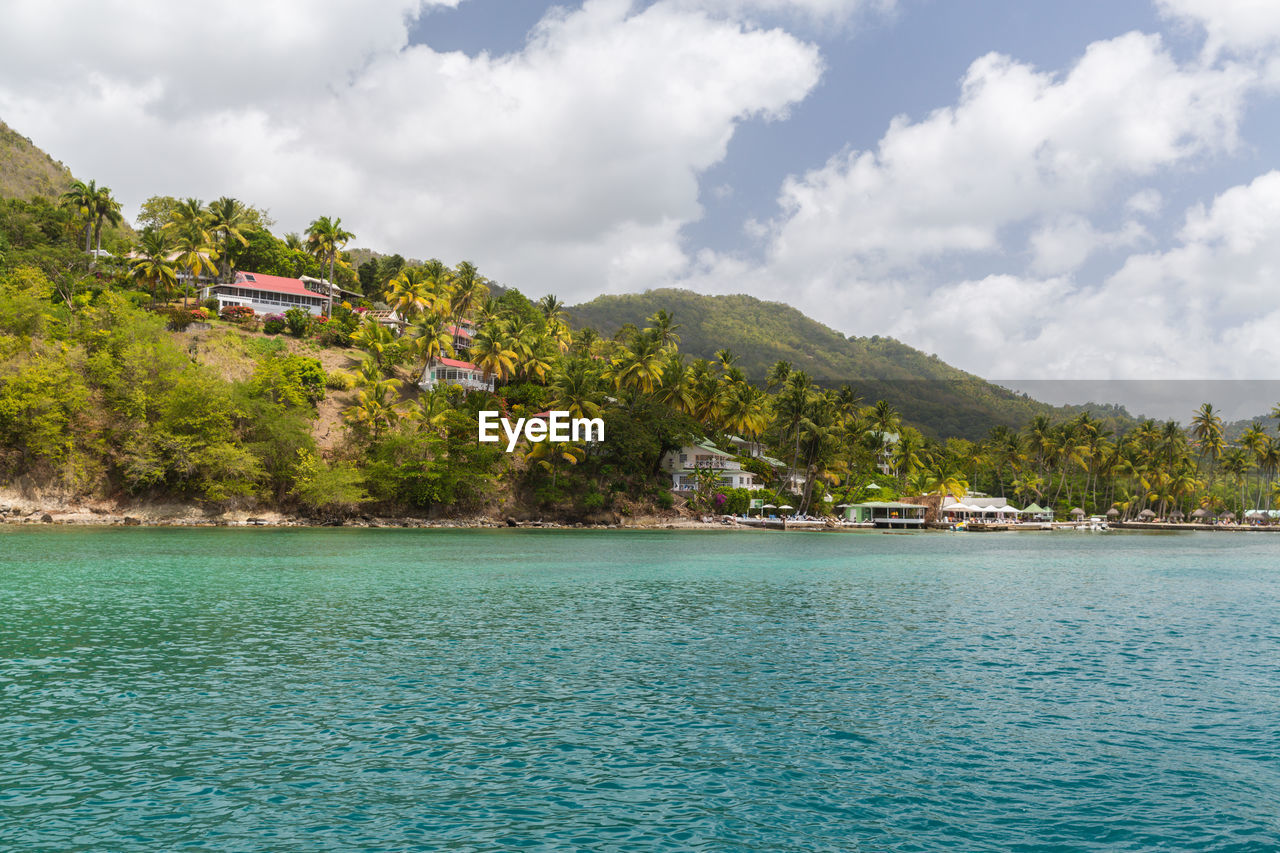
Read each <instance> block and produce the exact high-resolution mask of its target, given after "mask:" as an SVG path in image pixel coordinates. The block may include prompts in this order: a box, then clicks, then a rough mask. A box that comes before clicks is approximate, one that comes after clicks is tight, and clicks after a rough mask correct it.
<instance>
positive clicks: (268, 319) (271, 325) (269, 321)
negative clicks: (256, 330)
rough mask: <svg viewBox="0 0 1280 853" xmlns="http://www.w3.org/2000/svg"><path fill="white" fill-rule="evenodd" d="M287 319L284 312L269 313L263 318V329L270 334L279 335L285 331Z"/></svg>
mask: <svg viewBox="0 0 1280 853" xmlns="http://www.w3.org/2000/svg"><path fill="white" fill-rule="evenodd" d="M284 326H285V321H284V315H283V314H268V315H267V316H265V317H263V318H262V331H264V332H266V333H267V334H268V335H278V334H280V333H281V332H283V331H284Z"/></svg>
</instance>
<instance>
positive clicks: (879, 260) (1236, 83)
mask: <svg viewBox="0 0 1280 853" xmlns="http://www.w3.org/2000/svg"><path fill="white" fill-rule="evenodd" d="M1251 80H1252V76H1251V74H1250V73H1249V72H1248V71H1246V70H1244V69H1242V68H1238V67H1235V66H1226V67H1224V68H1218V69H1204V68H1181V67H1179V66H1178V65H1177V64H1176V63H1175V62H1174V60H1173V58H1172V57H1171V56H1170V55H1169V54H1168V53H1167V51H1165V50H1164V48H1163V46H1162V45H1161V42H1160V39H1159V37H1157V36H1150V35H1142V34H1139V33H1130V34H1128V35H1125V36H1121V37H1119V38H1116V39H1112V40H1110V41H1105V42H1097V43H1094V44H1092V45H1090V46H1089V48H1088V49H1087V51H1086V52H1085V54H1084V56H1083V58H1082V59H1081V60H1080V61H1079V62H1078V63H1077V64H1076V66H1075V67H1074V68H1073V69H1071V71H1070V72H1069V73H1068V74H1067V75H1066V76H1065V77H1063V78H1060V79H1059V78H1056V77H1055V76H1053V75H1051V74H1047V73H1043V72H1037V71H1036V70H1035V69H1033V68H1031V67H1030V66H1027V65H1024V64H1021V63H1017V62H1014V61H1012V60H1011V59H1009V58H1007V57H1004V56H999V55H996V54H991V55H988V56H985V57H982V58H981V59H979V60H977V61H976V62H974V63H973V65H972V66H971V67H970V68H969V71H968V74H967V75H966V76H965V79H964V83H963V89H962V94H961V98H960V102H959V104H958V105H956V106H955V107H949V108H946V109H940V110H937V111H936V112H934V113H933V114H931V115H930V116H928V117H927V118H926V119H924V120H923V121H920V122H916V123H912V122H910V121H909V120H907V119H906V118H898V119H895V120H894V121H893V123H892V124H891V125H890V127H889V130H888V132H887V133H886V134H885V135H884V137H883V138H882V139H881V140H880V144H879V146H878V148H877V150H876V151H874V152H871V151H852V152H848V153H845V154H840V155H838V156H836V157H833V158H832V159H831V160H830V161H828V163H827V164H826V165H825V166H824V167H822V168H821V169H818V170H815V171H812V172H809V173H807V174H805V175H803V176H800V177H795V178H791V179H789V180H788V181H787V182H786V183H785V184H784V186H783V188H782V194H781V197H780V199H779V202H780V205H781V206H782V209H783V216H782V218H781V219H780V220H779V221H778V222H777V223H775V233H774V236H773V244H772V254H773V257H774V261H775V262H776V263H781V264H807V263H811V262H812V259H813V258H820V259H822V261H821V262H822V263H824V264H829V263H833V262H840V261H844V260H849V261H853V262H855V263H856V264H857V266H858V267H859V268H860V269H861V270H876V269H894V268H898V267H901V266H903V265H911V264H914V263H916V262H918V261H919V260H920V259H922V258H925V257H928V256H930V255H937V254H939V253H943V252H948V251H965V252H980V251H990V250H995V249H997V248H998V247H999V245H1000V241H999V232H1000V229H1001V228H1002V227H1004V226H1006V225H1009V224H1011V223H1015V222H1019V221H1022V220H1025V219H1029V218H1031V217H1036V216H1044V215H1054V214H1061V213H1069V212H1079V211H1085V210H1088V209H1089V208H1091V207H1093V206H1094V205H1095V204H1097V203H1098V202H1099V201H1100V200H1101V199H1102V198H1103V197H1104V196H1105V195H1106V194H1107V193H1108V192H1109V191H1110V190H1111V188H1112V187H1113V185H1114V184H1115V183H1116V182H1117V181H1118V180H1119V179H1121V178H1126V177H1131V176H1145V175H1150V174H1152V173H1153V172H1155V171H1156V170H1157V169H1160V168H1162V167H1168V166H1171V165H1174V164H1177V163H1180V162H1184V161H1186V160H1189V159H1190V158H1192V157H1195V156H1197V155H1201V154H1204V153H1206V152H1209V151H1216V150H1225V149H1230V148H1231V147H1232V146H1233V145H1234V144H1235V140H1236V128H1237V125H1238V123H1239V118H1240V112H1241V107H1242V98H1243V95H1244V92H1245V90H1246V87H1247V85H1248V84H1249V82H1250V81H1251Z"/></svg>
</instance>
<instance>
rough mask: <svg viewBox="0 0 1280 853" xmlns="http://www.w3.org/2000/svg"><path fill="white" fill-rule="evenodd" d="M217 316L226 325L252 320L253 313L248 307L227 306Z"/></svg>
mask: <svg viewBox="0 0 1280 853" xmlns="http://www.w3.org/2000/svg"><path fill="white" fill-rule="evenodd" d="M218 316H220V317H221V318H222V319H224V320H226V321H227V322H228V323H244V322H245V321H246V320H252V319H253V317H254V313H253V309H252V308H250V307H249V306H248V305H228V306H227V307H226V308H223V309H222V313H221V314H219V315H218Z"/></svg>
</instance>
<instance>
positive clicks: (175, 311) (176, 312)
mask: <svg viewBox="0 0 1280 853" xmlns="http://www.w3.org/2000/svg"><path fill="white" fill-rule="evenodd" d="M197 312H199V313H197ZM156 313H157V314H159V315H160V316H161V317H164V318H165V319H166V320H168V321H169V331H171V332H182V331H186V328H187V327H188V326H190V325H191V324H192V323H195V322H197V321H203V320H206V319H208V318H207V317H205V316H204V313H203V312H202V311H201V310H200V309H199V308H197V309H195V310H190V309H187V308H180V307H177V306H174V307H167V308H161V309H160V310H159V311H157V312H156Z"/></svg>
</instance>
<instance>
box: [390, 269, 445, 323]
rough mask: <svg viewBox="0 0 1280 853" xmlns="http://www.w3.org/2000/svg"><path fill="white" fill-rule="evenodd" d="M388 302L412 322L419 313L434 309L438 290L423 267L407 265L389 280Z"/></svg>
mask: <svg viewBox="0 0 1280 853" xmlns="http://www.w3.org/2000/svg"><path fill="white" fill-rule="evenodd" d="M387 284H388V292H387V304H389V305H390V306H391V307H392V308H394V309H395V310H396V312H397V313H398V314H399V315H400V316H401V317H403V318H404V320H405V322H408V323H412V322H413V321H414V319H415V318H417V316H418V315H419V314H422V313H424V312H431V311H434V309H435V307H436V291H435V289H434V287H433V286H432V282H431V279H430V277H429V276H428V275H427V271H426V270H425V269H423V268H422V267H405V268H404V269H402V270H400V272H399V273H398V274H397V275H396V276H395V277H394V278H392V279H391V281H389V282H387Z"/></svg>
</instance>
